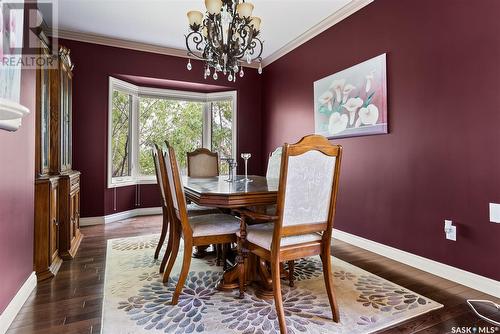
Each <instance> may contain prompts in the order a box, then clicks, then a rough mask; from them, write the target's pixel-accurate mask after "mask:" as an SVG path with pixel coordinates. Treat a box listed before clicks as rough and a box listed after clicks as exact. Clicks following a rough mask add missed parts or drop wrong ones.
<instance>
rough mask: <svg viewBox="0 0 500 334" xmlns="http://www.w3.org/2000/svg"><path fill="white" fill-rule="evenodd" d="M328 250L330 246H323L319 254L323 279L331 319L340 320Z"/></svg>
mask: <svg viewBox="0 0 500 334" xmlns="http://www.w3.org/2000/svg"><path fill="white" fill-rule="evenodd" d="M329 252H330V247H328V248H325V249H324V250H323V253H322V256H321V261H322V262H323V277H324V279H325V286H326V293H327V294H328V300H329V301H330V308H331V309H332V318H333V321H334V322H340V315H339V307H338V305H337V299H336V298H335V292H334V291H333V273H332V262H331V259H330V254H329Z"/></svg>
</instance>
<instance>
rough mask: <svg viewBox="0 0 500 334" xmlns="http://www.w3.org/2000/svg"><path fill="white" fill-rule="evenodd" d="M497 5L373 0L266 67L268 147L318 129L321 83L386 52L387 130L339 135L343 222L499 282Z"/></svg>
mask: <svg viewBox="0 0 500 334" xmlns="http://www.w3.org/2000/svg"><path fill="white" fill-rule="evenodd" d="M498 13H500V2H499V1H496V0H482V1H470V0H441V1H435V0H412V1H409V0H407V1H401V0H377V1H375V2H374V3H372V4H370V5H368V6H367V7H365V8H364V9H362V10H361V11H359V12H357V13H356V14H354V15H352V16H351V17H349V18H347V19H345V20H344V21H342V22H340V23H339V24H337V25H335V26H334V27H332V28H331V29H329V30H327V31H326V32H324V33H322V34H320V35H319V36H317V37H316V38H314V39H312V40H311V41H309V42H308V43H306V44H304V45H302V46H301V47H299V48H298V49H296V50H294V51H292V52H291V53H289V54H287V55H286V56H284V57H283V58H281V59H279V60H278V61H276V62H274V63H272V64H271V65H270V66H267V67H266V68H265V69H264V85H263V91H264V92H265V93H264V99H263V101H264V103H263V117H264V119H263V124H265V142H264V147H263V155H264V156H265V155H266V154H267V153H268V152H270V151H272V150H273V149H274V147H276V146H278V145H281V144H282V143H283V142H295V141H296V140H298V139H299V138H300V137H302V136H304V135H306V134H309V133H312V132H313V131H314V122H313V82H314V81H315V80H318V79H320V78H322V77H325V76H327V75H329V74H332V73H335V72H337V71H339V70H342V69H345V68H347V67H350V66H352V65H354V64H357V63H359V62H362V61H364V60H366V59H369V58H372V57H374V56H377V55H379V54H381V53H384V52H386V53H387V75H388V113H389V128H390V129H389V131H390V133H389V134H388V135H379V136H370V137H358V138H349V139H341V140H336V141H335V142H337V143H339V144H342V145H343V146H344V148H345V150H344V160H343V166H342V174H341V187H340V194H339V200H338V211H337V217H336V221H335V225H336V228H338V229H340V230H343V231H346V232H349V233H353V234H355V235H359V236H362V237H365V238H368V239H371V240H374V241H377V242H380V243H383V244H386V245H389V246H393V247H396V248H399V249H402V250H405V251H408V252H411V253H414V254H418V255H421V256H424V257H427V258H430V259H433V260H436V261H440V262H444V263H446V264H449V265H452V266H455V267H458V268H462V269H465V270H468V271H471V272H474V273H477V274H480V275H484V276H487V277H490V278H493V279H500V266H499V260H498V256H499V254H500V225H498V224H493V223H490V222H489V218H488V203H489V202H496V203H500V127H499V124H500V94H499V92H500V21H499V20H498ZM263 165H264V163H263ZM444 219H452V220H454V221H455V223H456V224H457V226H458V231H457V233H458V236H457V239H458V240H457V241H456V242H452V241H447V240H445V238H444V233H443V226H444V222H443V221H444Z"/></svg>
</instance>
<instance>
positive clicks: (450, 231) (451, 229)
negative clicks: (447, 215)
mask: <svg viewBox="0 0 500 334" xmlns="http://www.w3.org/2000/svg"><path fill="white" fill-rule="evenodd" d="M452 224H453V222H452V221H451V220H445V221H444V232H445V233H446V239H448V240H453V241H457V227H456V226H454V225H452Z"/></svg>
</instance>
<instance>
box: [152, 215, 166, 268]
mask: <svg viewBox="0 0 500 334" xmlns="http://www.w3.org/2000/svg"><path fill="white" fill-rule="evenodd" d="M166 211H167V210H166V209H165V207H164V206H163V207H162V212H163V223H162V226H161V234H160V240H158V246H156V250H155V256H154V258H155V260H156V259H157V258H158V255H160V250H161V247H162V246H163V243H164V242H165V236H166V235H167V229H168V217H167V212H166Z"/></svg>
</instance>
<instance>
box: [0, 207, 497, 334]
mask: <svg viewBox="0 0 500 334" xmlns="http://www.w3.org/2000/svg"><path fill="white" fill-rule="evenodd" d="M160 226H161V219H160V217H159V216H150V217H141V218H134V219H129V220H124V221H121V222H116V223H111V224H107V225H105V226H104V225H99V226H92V227H86V228H83V229H82V231H83V233H84V235H85V238H84V240H83V242H82V245H81V247H80V250H79V252H78V255H77V257H76V258H75V259H74V260H73V261H65V262H64V263H63V264H62V266H61V269H60V271H59V274H58V275H57V276H56V277H55V278H54V279H52V280H49V281H46V282H41V283H39V284H38V286H37V288H36V291H34V292H33V293H32V294H31V296H30V297H29V299H28V301H27V302H26V304H25V305H24V306H23V308H22V309H21V311H20V313H19V314H18V316H17V317H16V319H15V320H14V322H13V323H12V325H11V327H10V329H9V331H8V332H7V333H8V334H14V333H37V334H43V333H65V334H70V333H99V332H100V323H101V305H102V299H103V285H104V268H105V261H106V240H107V239H112V238H120V237H126V236H136V235H141V234H151V233H159V230H160ZM333 254H334V255H335V256H336V257H338V258H340V259H343V260H345V261H348V262H350V263H352V264H354V265H356V266H358V267H360V268H363V269H365V270H367V271H370V272H372V273H374V274H376V275H379V276H381V277H384V278H386V279H388V280H390V281H392V282H394V283H397V284H400V285H402V286H404V287H406V288H408V289H411V290H413V291H415V292H417V293H420V294H422V295H424V296H426V297H429V298H431V299H434V300H435V301H437V302H439V303H441V304H444V308H442V309H440V310H437V311H434V312H431V313H429V314H425V315H422V316H419V317H417V318H415V319H412V320H409V321H407V322H405V323H403V324H400V325H399V326H397V327H394V328H391V329H388V330H385V331H384V332H383V333H450V332H451V330H452V327H453V326H461V327H462V326H467V327H468V326H474V325H477V326H488V327H491V325H489V324H488V323H486V322H484V321H481V320H479V319H478V317H477V316H475V314H474V313H473V312H472V311H470V310H469V308H468V307H467V306H466V304H465V299H467V298H487V299H491V300H495V301H496V302H497V303H498V302H500V301H499V300H498V299H494V298H492V297H490V296H488V295H485V294H483V293H481V292H478V291H476V290H472V289H470V288H467V287H465V286H463V285H459V284H456V283H454V282H451V281H448V280H445V279H442V278H439V277H436V276H434V275H431V274H428V273H425V272H423V271H420V270H417V269H414V268H412V267H409V266H406V265H403V264H401V263H398V262H396V261H393V260H390V259H387V258H384V257H382V256H379V255H377V254H374V253H371V252H368V251H366V250H363V249H361V248H357V247H354V246H351V245H349V244H346V243H343V242H340V241H335V245H334V247H333ZM498 333H499V334H500V331H498ZM105 334H112V333H105Z"/></svg>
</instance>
